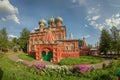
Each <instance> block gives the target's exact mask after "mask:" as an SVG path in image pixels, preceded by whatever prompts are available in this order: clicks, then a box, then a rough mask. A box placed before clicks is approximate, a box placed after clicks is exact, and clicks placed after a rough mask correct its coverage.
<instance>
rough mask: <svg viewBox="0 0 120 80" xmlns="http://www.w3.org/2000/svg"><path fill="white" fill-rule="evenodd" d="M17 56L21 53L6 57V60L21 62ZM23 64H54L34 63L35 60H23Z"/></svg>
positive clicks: (45, 62) (49, 63)
mask: <svg viewBox="0 0 120 80" xmlns="http://www.w3.org/2000/svg"><path fill="white" fill-rule="evenodd" d="M19 54H22V53H15V54H12V55H9V56H8V58H9V59H11V60H12V61H15V62H17V61H20V60H22V59H20V58H19V57H18V55H19ZM23 63H25V64H31V65H32V64H35V63H36V64H48V65H55V64H53V63H51V62H47V61H36V60H34V61H26V60H23Z"/></svg>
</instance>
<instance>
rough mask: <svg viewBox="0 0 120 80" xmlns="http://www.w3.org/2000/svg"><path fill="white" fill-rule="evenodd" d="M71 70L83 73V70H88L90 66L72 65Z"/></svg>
mask: <svg viewBox="0 0 120 80" xmlns="http://www.w3.org/2000/svg"><path fill="white" fill-rule="evenodd" d="M71 71H72V72H73V73H84V72H90V71H91V68H90V67H89V66H86V65H75V66H72V68H71Z"/></svg>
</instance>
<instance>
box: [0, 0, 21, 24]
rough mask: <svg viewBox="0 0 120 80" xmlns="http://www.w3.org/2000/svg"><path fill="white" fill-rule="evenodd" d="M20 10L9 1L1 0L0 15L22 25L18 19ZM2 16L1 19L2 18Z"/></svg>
mask: <svg viewBox="0 0 120 80" xmlns="http://www.w3.org/2000/svg"><path fill="white" fill-rule="evenodd" d="M18 13H19V11H18V8H17V7H14V6H13V5H12V4H11V3H10V2H9V0H0V14H1V16H2V17H3V16H4V17H5V18H6V20H13V21H14V22H16V23H18V24H20V22H19V19H18V17H17V16H16V14H18ZM1 16H0V17H1Z"/></svg>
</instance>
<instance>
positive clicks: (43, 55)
mask: <svg viewBox="0 0 120 80" xmlns="http://www.w3.org/2000/svg"><path fill="white" fill-rule="evenodd" d="M41 58H42V59H43V60H44V61H51V60H52V58H53V52H52V51H50V50H48V49H46V50H44V51H42V53H41Z"/></svg>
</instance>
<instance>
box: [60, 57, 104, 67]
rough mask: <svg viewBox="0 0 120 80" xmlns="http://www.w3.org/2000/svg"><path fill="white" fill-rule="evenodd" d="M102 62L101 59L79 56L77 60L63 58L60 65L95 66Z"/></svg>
mask: <svg viewBox="0 0 120 80" xmlns="http://www.w3.org/2000/svg"><path fill="white" fill-rule="evenodd" d="M102 61H104V59H103V58H98V57H92V56H80V57H79V58H65V59H62V60H61V61H60V63H59V64H60V65H77V64H95V63H99V62H102Z"/></svg>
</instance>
